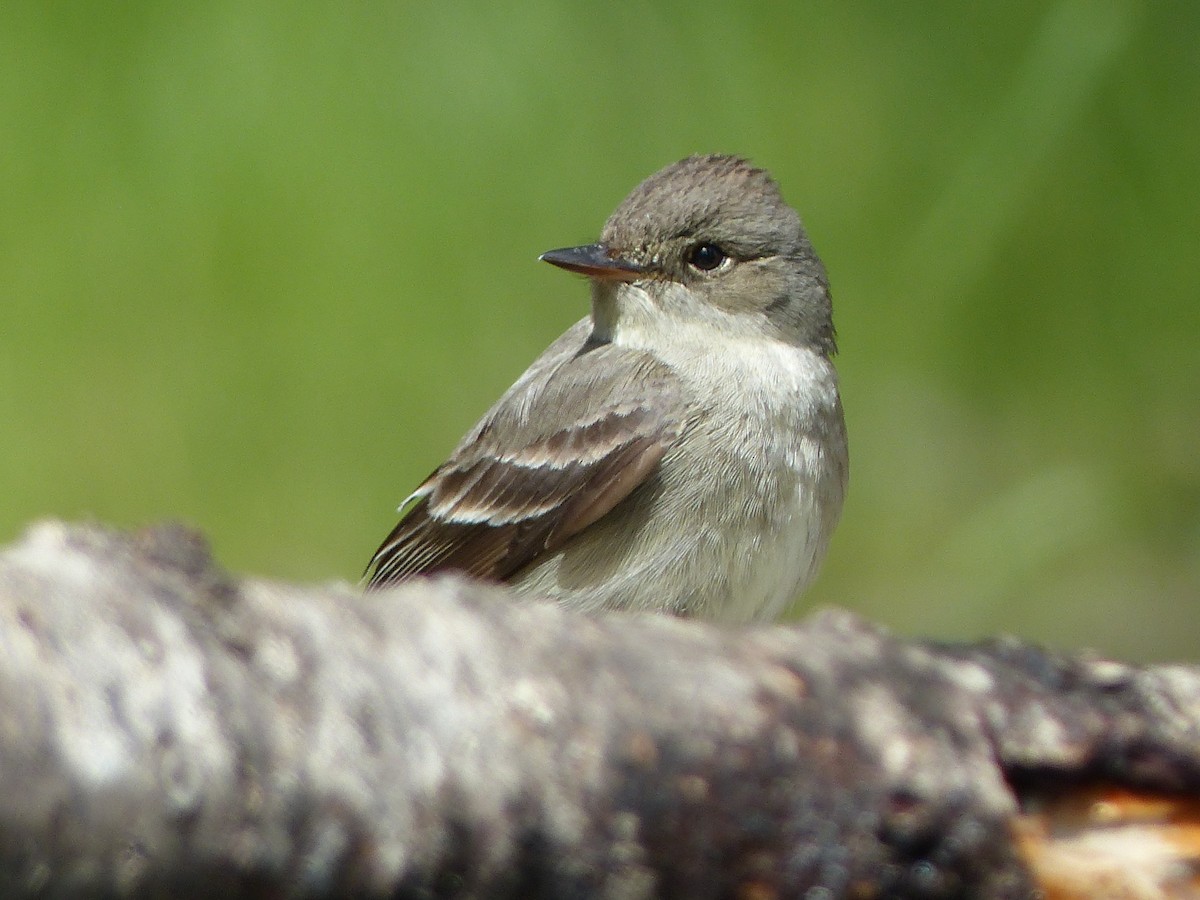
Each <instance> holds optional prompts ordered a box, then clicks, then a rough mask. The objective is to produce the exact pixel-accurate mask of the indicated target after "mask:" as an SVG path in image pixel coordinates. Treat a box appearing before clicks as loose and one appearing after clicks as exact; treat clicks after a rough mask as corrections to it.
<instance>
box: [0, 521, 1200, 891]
mask: <svg viewBox="0 0 1200 900" xmlns="http://www.w3.org/2000/svg"><path fill="white" fill-rule="evenodd" d="M0 641H2V642H3V643H2V652H0V783H2V784H3V786H4V790H3V791H0V894H2V895H3V896H5V897H13V896H33V895H38V896H42V895H45V894H51V895H56V896H69V895H80V896H96V895H100V894H110V895H111V894H116V895H147V894H154V895H158V894H166V895H172V896H214V895H218V896H219V895H224V896H261V895H263V894H270V895H271V896H292V895H304V896H308V895H311V896H317V895H346V894H355V895H362V894H378V895H388V896H413V897H429V896H435V897H443V896H444V897H458V896H461V897H482V896H486V897H522V898H526V897H582V896H597V897H652V896H669V897H689V898H702V897H740V898H747V900H759V898H764V900H765V898H770V897H796V896H804V895H805V891H808V890H811V889H813V888H824V889H825V891H826V893H813V894H809V895H807V896H814V897H815V896H822V897H843V896H849V897H872V896H881V897H899V896H911V897H951V896H965V895H969V896H972V897H1026V896H1029V894H1030V892H1031V891H1032V890H1034V889H1035V888H1037V887H1041V888H1043V889H1045V888H1046V887H1047V885H1048V884H1050V885H1052V886H1055V887H1056V889H1062V890H1066V888H1065V887H1064V885H1065V886H1068V887H1069V886H1070V885H1073V884H1077V883H1079V879H1080V878H1082V877H1083V876H1084V874H1085V873H1091V874H1093V875H1094V874H1095V872H1096V871H1097V870H1096V869H1095V868H1094V867H1091V866H1090V864H1089V865H1085V866H1084V867H1083V869H1081V870H1079V871H1078V872H1074V870H1071V868H1070V864H1069V860H1067V861H1066V862H1064V858H1063V854H1062V853H1061V852H1058V851H1061V849H1062V847H1061V846H1059V845H1060V844H1061V840H1062V838H1063V836H1064V834H1067V835H1068V836H1070V837H1072V838H1074V837H1077V836H1079V835H1080V834H1083V833H1084V830H1083V827H1084V826H1085V825H1087V824H1088V823H1091V824H1092V825H1095V824H1096V823H1097V822H1099V823H1100V824H1101V825H1105V827H1107V825H1111V824H1112V823H1113V822H1114V821H1115V820H1114V819H1113V818H1112V815H1110V816H1109V818H1108V819H1107V820H1103V821H1101V820H1100V819H1096V817H1097V816H1102V813H1104V814H1113V810H1117V811H1118V812H1121V813H1124V812H1127V811H1128V809H1127V808H1126V807H1122V806H1120V805H1119V803H1118V802H1117V801H1118V800H1119V798H1121V797H1129V798H1133V799H1134V800H1135V801H1136V802H1138V803H1142V804H1145V803H1150V802H1159V803H1162V804H1167V806H1165V807H1156V809H1157V810H1158V812H1157V813H1155V815H1156V816H1157V818H1153V817H1151V818H1150V819H1148V818H1147V817H1146V816H1147V815H1148V814H1145V813H1144V810H1145V807H1144V806H1142V807H1138V808H1139V809H1142V810H1143V814H1142V818H1141V819H1139V820H1138V821H1139V822H1141V823H1142V826H1141V827H1142V830H1143V831H1144V830H1146V828H1145V823H1146V822H1147V821H1152V822H1155V823H1158V822H1167V821H1170V822H1174V823H1176V824H1178V823H1180V822H1181V821H1183V820H1181V819H1180V816H1181V815H1182V813H1181V810H1183V811H1187V810H1189V809H1192V808H1193V807H1189V806H1188V804H1196V801H1197V798H1200V672H1197V670H1195V669H1189V668H1183V667H1149V668H1135V667H1131V666H1125V665H1121V664H1117V663H1113V662H1107V661H1102V660H1096V659H1088V658H1067V657H1061V656H1056V655H1053V654H1049V653H1046V652H1044V651H1041V650H1039V649H1036V648H1033V647H1030V646H1028V645H1025V644H1021V643H1018V642H1015V641H1011V640H1001V641H994V642H990V643H985V644H981V645H977V646H961V645H939V644H933V643H928V642H909V641H900V640H897V639H894V638H892V637H890V636H888V635H887V634H885V633H883V632H882V631H880V630H879V629H877V628H873V627H871V626H869V625H867V624H864V623H863V622H861V621H859V620H857V619H855V618H853V617H851V616H849V615H847V614H844V613H840V612H826V613H823V614H820V615H817V616H814V617H813V618H811V619H809V620H808V621H807V622H806V623H804V624H802V625H800V626H797V627H775V628H762V629H753V630H736V631H731V630H721V629H718V628H715V627H711V626H706V625H701V624H695V623H689V622H683V621H679V620H675V619H669V618H664V617H655V616H638V615H610V616H603V617H586V616H582V615H578V614H572V613H568V612H565V611H562V610H560V609H557V608H554V607H552V606H549V605H542V604H519V603H517V602H515V601H514V600H512V598H510V597H509V596H508V595H506V594H505V593H504V592H503V591H502V590H500V589H498V588H492V587H487V586H483V585H479V584H472V583H468V582H465V581H461V580H456V579H450V578H446V579H440V580H436V581H429V582H417V583H412V584H409V585H407V586H404V587H401V588H398V589H395V590H391V591H383V592H379V593H375V594H371V595H368V596H362V595H361V594H360V593H359V591H357V590H356V589H353V588H351V587H349V586H346V585H344V584H334V585H329V586H325V587H320V588H299V587H294V586H288V585H282V584H273V583H269V582H265V581H259V580H245V581H239V580H236V579H233V578H231V577H230V576H228V575H227V574H225V573H224V572H222V571H221V570H219V569H218V568H217V567H216V566H215V565H214V564H213V562H212V561H211V559H210V557H209V554H208V550H207V548H206V546H205V544H204V542H203V540H202V539H200V538H199V537H198V536H196V535H195V534H193V533H191V532H188V531H186V530H184V529H181V528H177V527H162V528H157V529H152V530H148V531H145V532H142V533H139V534H136V535H123V534H119V533H115V532H111V531H107V530H103V529H100V528H92V527H67V526H63V525H59V524H43V525H39V526H37V527H35V528H34V529H32V530H31V531H30V532H29V533H28V534H27V535H26V536H25V537H24V538H23V539H22V540H21V541H20V542H19V543H17V544H15V545H13V546H12V547H10V548H8V549H7V550H6V551H4V552H3V554H0ZM1080 803H1083V804H1084V805H1083V806H1082V807H1081V806H1080ZM1098 804H1109V806H1107V807H1105V808H1104V810H1100V807H1099V806H1098ZM1114 804H1116V805H1114ZM1098 810H1100V811H1099V812H1098ZM1105 810H1106V811H1107V813H1105ZM1164 810H1169V812H1165V811H1164ZM1072 816H1073V817H1074V818H1071V817H1072ZM1064 817H1066V818H1064ZM1121 821H1122V822H1125V820H1124V819H1122V820H1121ZM1070 822H1074V823H1076V825H1078V826H1079V830H1077V831H1074V832H1069V833H1068V832H1065V831H1064V830H1063V829H1064V828H1066V827H1067V825H1065V824H1064V823H1068V824H1069V823H1070ZM1105 823H1107V824H1105ZM1184 824H1187V823H1186V822H1184ZM1164 827H1165V826H1164ZM1181 827H1182V826H1181ZM1092 830H1093V831H1094V830H1095V829H1094V828H1093V829H1092ZM1107 833H1108V834H1109V835H1110V836H1112V835H1113V834H1116V832H1114V831H1111V830H1110V831H1108V832H1107ZM1197 833H1200V830H1198V831H1197ZM1163 834H1166V832H1165V831H1162V829H1160V830H1159V831H1157V832H1155V835H1156V836H1162V835H1163ZM1171 834H1175V832H1171ZM1056 842H1057V843H1056ZM1185 857H1186V852H1185V851H1180V854H1179V858H1172V859H1171V861H1170V862H1171V865H1170V866H1168V865H1166V863H1164V864H1163V866H1162V867H1161V871H1160V872H1159V876H1160V877H1159V882H1160V884H1163V885H1166V887H1168V888H1169V887H1172V886H1173V885H1174V886H1183V887H1186V886H1187V885H1189V884H1193V885H1194V882H1193V881H1189V879H1190V878H1194V872H1195V871H1196V870H1195V869H1194V868H1188V866H1189V865H1190V864H1191V863H1190V862H1189V860H1188V859H1187V858H1185ZM1064 866H1066V868H1065V869H1064ZM1064 872H1065V873H1066V874H1065V875H1064V874H1063V873H1064ZM1054 878H1059V879H1060V881H1057V882H1055V881H1054V880H1053V879H1054ZM1072 878H1073V879H1074V880H1073V881H1072V880H1071V879H1072ZM1062 879H1066V880H1062ZM1172 879H1174V880H1172ZM1180 889H1181V890H1182V889H1183V888H1180ZM1060 895H1061V896H1072V895H1071V894H1069V893H1062V894H1060ZM1079 896H1084V895H1083V894H1080V895H1079ZM1129 896H1135V895H1132V894H1131V895H1129ZM1136 896H1141V895H1136ZM1145 896H1176V895H1175V894H1165V893H1164V894H1145ZM1177 896H1188V894H1186V893H1180V894H1177Z"/></svg>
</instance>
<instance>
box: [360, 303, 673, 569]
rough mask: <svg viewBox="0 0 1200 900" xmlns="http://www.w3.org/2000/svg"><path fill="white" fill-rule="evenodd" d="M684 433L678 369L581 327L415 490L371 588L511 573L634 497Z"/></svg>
mask: <svg viewBox="0 0 1200 900" xmlns="http://www.w3.org/2000/svg"><path fill="white" fill-rule="evenodd" d="M573 335H574V337H572V336H573ZM568 338H571V340H568ZM683 426H684V403H683V399H682V395H681V390H680V387H679V384H678V382H677V379H676V377H675V376H674V375H673V373H672V372H671V371H670V370H669V369H668V368H667V367H666V366H664V365H662V364H661V363H659V362H658V361H656V360H655V359H654V358H653V357H651V356H649V355H648V354H644V353H640V352H637V351H630V350H623V349H620V348H618V347H614V346H613V345H611V344H591V343H589V342H588V341H587V337H586V332H584V331H581V330H580V328H579V326H577V327H576V329H572V331H571V332H568V333H567V334H566V335H564V336H563V338H562V339H560V340H559V341H558V342H556V343H555V344H554V345H553V346H551V347H550V349H548V350H547V351H546V353H545V354H543V355H542V357H541V358H540V359H539V360H538V361H537V362H535V363H534V364H533V365H532V366H531V367H530V369H529V370H528V371H527V372H526V373H525V374H524V375H523V376H522V377H521V378H520V379H519V380H518V381H517V383H516V384H515V385H513V387H512V388H511V389H510V390H509V391H508V393H506V394H505V395H504V396H503V397H502V398H501V399H500V400H499V402H497V404H496V405H495V406H494V407H493V408H492V409H491V410H490V411H489V412H488V414H487V415H486V416H484V418H483V419H482V420H481V421H480V422H479V424H478V425H476V426H475V428H474V429H472V431H471V432H470V433H469V434H468V435H467V436H466V438H464V440H463V442H462V443H461V444H459V446H458V448H457V449H456V450H455V451H454V453H453V454H452V455H451V456H450V459H448V460H447V461H446V462H445V463H444V464H443V465H442V466H440V467H439V468H438V469H437V471H435V472H434V473H433V474H432V475H431V476H430V477H429V478H428V479H426V481H425V482H424V484H422V485H421V487H420V488H418V489H417V491H416V492H415V493H414V494H413V496H412V497H411V498H410V507H409V509H408V511H407V514H406V515H405V516H404V517H403V518H402V519H401V521H400V523H399V524H398V525H397V526H396V527H395V529H393V531H392V533H391V534H390V535H388V537H387V540H385V541H384V542H383V545H382V546H381V547H380V548H379V549H378V550H377V551H376V552H375V556H374V557H373V558H372V560H371V565H370V568H371V570H372V572H371V578H370V586H371V587H378V586H383V585H386V584H391V583H393V582H396V581H400V580H402V579H405V578H408V577H410V576H413V575H419V574H428V573H432V572H438V571H443V570H447V569H454V570H458V571H462V572H466V573H468V574H470V575H473V576H475V577H478V578H486V579H490V580H494V581H503V580H505V579H507V578H509V577H511V576H512V575H514V574H515V573H516V572H518V571H519V570H520V569H522V568H524V567H525V566H526V565H528V564H529V563H531V562H533V561H534V560H535V559H536V558H537V557H538V556H539V555H541V554H545V553H550V552H553V551H554V550H556V549H558V548H559V547H561V546H562V545H563V543H564V542H566V541H567V540H568V539H569V538H570V537H571V536H573V535H575V534H578V533H579V532H580V531H582V530H583V529H584V528H586V527H587V526H589V525H591V524H592V523H593V522H595V521H596V520H597V519H599V518H600V517H601V516H603V515H604V514H605V513H607V512H608V511H609V510H611V509H612V508H613V507H614V506H616V505H617V504H618V503H619V502H620V501H621V500H623V499H624V498H625V497H627V496H629V494H630V493H632V492H633V490H634V489H635V488H636V487H637V486H638V485H640V484H642V483H643V482H644V481H645V480H646V478H647V476H649V475H650V474H651V473H652V472H653V471H654V470H655V469H656V468H657V466H658V464H659V462H660V461H661V460H662V458H663V456H664V455H665V454H666V452H667V450H668V448H669V447H670V446H671V445H672V444H673V443H674V442H675V440H676V439H677V438H678V437H679V434H680V432H681V431H682V429H683Z"/></svg>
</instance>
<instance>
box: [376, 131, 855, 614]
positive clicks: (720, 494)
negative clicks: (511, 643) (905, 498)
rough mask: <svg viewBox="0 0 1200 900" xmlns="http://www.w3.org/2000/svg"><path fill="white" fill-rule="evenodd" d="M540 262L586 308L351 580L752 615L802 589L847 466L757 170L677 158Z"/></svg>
mask: <svg viewBox="0 0 1200 900" xmlns="http://www.w3.org/2000/svg"><path fill="white" fill-rule="evenodd" d="M539 258H540V259H541V260H543V261H545V262H548V263H550V264H552V265H554V266H557V267H560V268H562V269H565V270H567V271H570V272H574V273H579V274H582V275H583V276H586V278H587V279H588V281H589V282H590V286H591V310H590V314H589V315H588V316H586V317H585V318H583V319H582V320H580V321H579V322H577V323H575V325H574V326H572V327H571V328H569V329H568V330H567V331H566V332H565V333H564V334H563V335H562V336H561V337H559V338H558V339H557V340H555V341H554V342H553V343H552V344H551V345H550V346H549V347H548V348H547V349H546V350H545V351H544V352H543V353H542V354H541V356H539V357H538V358H537V359H536V360H535V361H534V362H533V363H532V364H531V365H530V366H529V368H528V369H527V370H526V371H525V372H524V374H522V375H521V376H520V377H519V378H518V379H517V381H516V382H515V383H514V384H513V385H512V387H510V388H509V389H508V390H507V391H506V392H505V393H504V394H503V395H502V396H501V397H500V399H499V400H498V401H496V403H495V404H494V405H493V406H492V407H491V409H489V410H488V411H487V413H486V414H485V415H484V416H483V418H482V419H480V420H479V422H478V423H477V424H476V425H475V426H474V427H473V428H472V429H471V430H470V431H469V432H468V433H467V434H466V436H465V437H463V439H462V440H461V442H460V443H459V444H458V446H457V447H455V448H454V450H453V452H452V453H451V454H450V455H449V458H448V459H447V460H446V461H445V462H444V463H442V465H440V466H438V467H437V468H436V469H435V470H434V471H433V473H432V474H431V475H430V476H429V477H428V478H427V479H426V480H425V481H424V482H423V483H422V484H421V485H420V486H419V487H418V488H417V489H416V491H414V492H413V493H412V494H411V496H410V497H409V498H408V499H407V500H406V501H405V502H404V504H402V506H401V514H402V517H401V519H400V521H399V523H398V524H397V525H396V526H395V528H394V529H393V530H392V531H391V533H390V534H388V536H387V538H386V539H385V540H384V541H383V543H382V544H381V545H380V547H379V549H378V550H377V551H376V552H375V554H374V555H373V556H372V558H371V561H370V563H369V565H368V567H367V573H368V584H367V588H368V590H377V589H380V588H383V587H387V586H389V585H393V584H396V583H398V582H402V581H405V580H407V579H409V578H412V577H414V576H418V575H428V574H433V573H438V572H444V571H457V572H460V573H464V574H466V575H468V576H472V577H475V578H478V579H483V580H486V581H492V582H500V583H503V584H506V585H508V586H509V587H510V589H511V590H512V591H513V592H514V593H516V594H518V595H520V596H523V597H537V598H544V599H547V600H552V601H555V602H558V603H559V604H561V605H563V606H565V607H567V608H571V609H576V610H581V611H584V612H594V611H599V610H621V611H646V612H660V613H667V614H673V615H676V616H680V617H684V618H694V619H701V620H706V621H711V622H717V623H725V624H733V625H737V624H750V623H758V622H769V621H773V620H775V619H777V618H778V617H779V616H780V615H781V613H782V612H783V611H784V610H785V609H786V608H787V607H788V606H789V605H790V604H791V603H792V602H793V601H794V599H795V598H796V597H797V596H798V595H799V594H801V593H802V592H803V591H804V590H805V589H806V588H807V587H808V586H809V585H810V583H811V582H812V581H813V579H814V578H815V576H816V574H817V571H818V568H819V566H820V564H821V562H822V559H823V558H824V556H825V554H826V551H827V548H828V546H829V542H830V538H831V536H832V534H833V531H834V529H835V527H836V525H837V522H838V519H839V517H840V515H841V510H842V504H843V499H844V497H845V493H846V489H847V482H848V477H849V454H848V447H847V438H846V428H845V421H844V415H843V411H842V403H841V398H840V394H839V389H838V378H837V372H836V370H835V369H834V366H833V362H832V357H833V356H834V354H835V353H836V350H837V344H836V333H835V330H834V326H833V319H832V301H831V297H830V290H829V281H828V278H827V276H826V272H825V268H824V266H823V264H822V263H821V261H820V259H819V258H818V256H817V254H816V252H815V251H814V249H813V247H812V244H811V242H810V241H809V238H808V235H807V234H806V232H805V229H804V227H803V225H802V224H801V220H800V217H799V215H798V214H797V213H796V211H795V210H794V209H793V208H792V207H791V206H789V205H788V203H787V202H786V201H785V200H784V199H783V196H782V194H781V191H780V188H779V186H778V184H777V182H776V181H775V179H774V178H773V177H772V176H771V174H770V173H769V172H768V171H767V170H765V169H763V168H760V167H758V166H756V165H754V164H752V163H751V162H750V161H748V160H747V159H746V158H744V157H740V156H732V155H724V154H707V155H696V156H690V157H688V158H686V159H683V160H680V161H679V162H676V163H673V164H671V165H668V166H667V167H666V168H664V169H662V170H660V171H658V172H657V173H655V174H653V175H651V176H650V177H649V178H647V179H646V180H644V181H643V182H642V183H641V184H639V185H638V186H637V187H636V188H634V190H633V191H632V192H631V193H630V194H629V196H628V197H626V199H625V200H624V201H623V202H622V203H621V204H620V205H619V206H618V207H617V208H616V210H615V211H614V212H613V214H612V215H611V216H610V217H609V219H608V221H607V222H606V223H605V225H604V228H603V230H602V232H601V235H600V239H599V242H597V243H593V244H587V245H583V246H576V247H566V248H562V249H558V250H551V251H548V252H546V253H544V254H542V256H541V257H539Z"/></svg>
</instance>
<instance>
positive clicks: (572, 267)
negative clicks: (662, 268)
mask: <svg viewBox="0 0 1200 900" xmlns="http://www.w3.org/2000/svg"><path fill="white" fill-rule="evenodd" d="M538 259H540V260H542V261H543V262H548V263H550V265H552V266H558V267H559V268H560V269H566V270H567V271H569V272H578V273H579V274H580V275H586V276H587V277H588V278H599V279H601V280H604V281H637V280H638V279H639V278H643V277H644V276H645V274H646V269H645V267H643V266H639V265H637V264H635V263H631V262H629V260H626V259H622V258H621V257H619V256H617V255H616V254H614V253H613V252H612V251H611V250H610V249H609V248H608V247H606V246H605V245H604V244H588V245H586V246H584V247H563V248H562V249H561V250H547V251H546V252H545V253H543V254H542V255H541V256H539V257H538Z"/></svg>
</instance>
